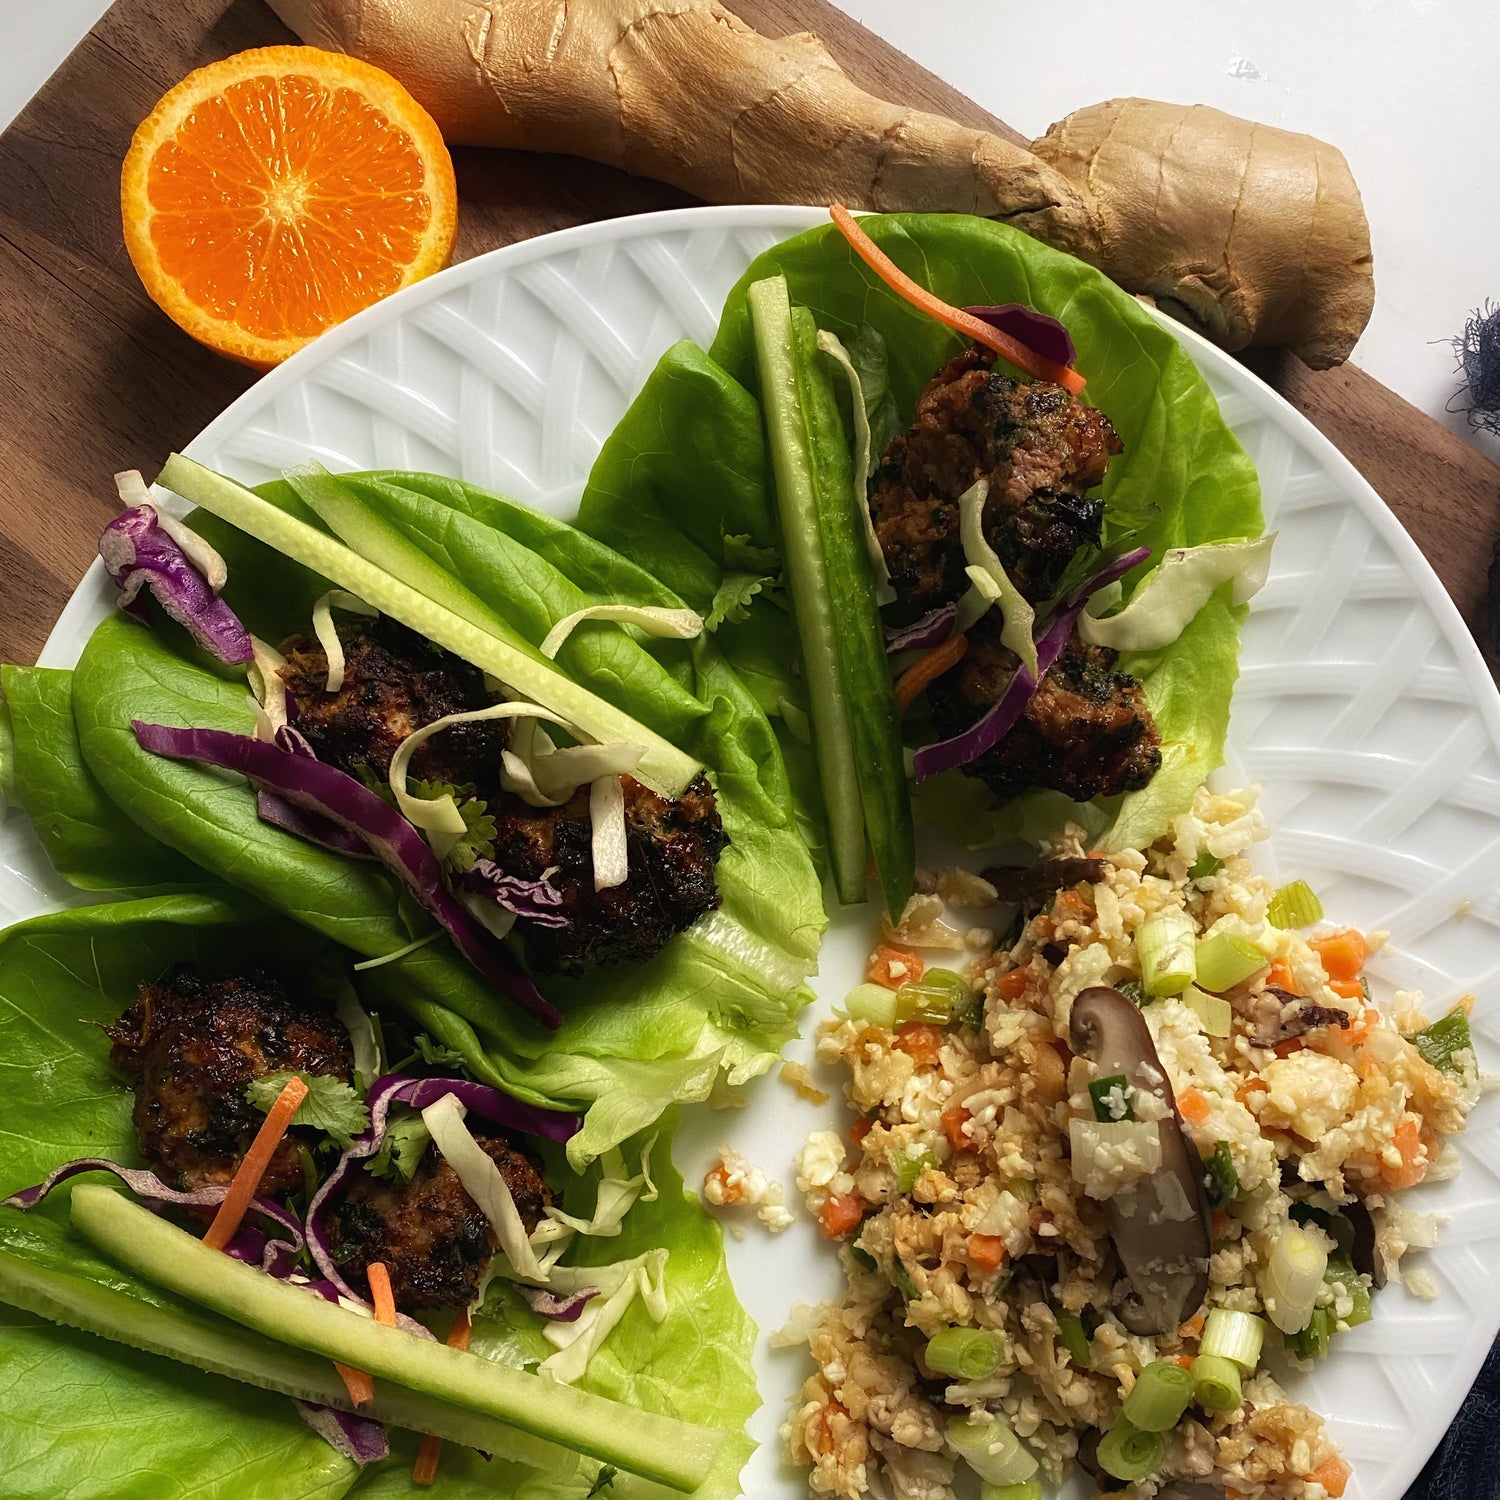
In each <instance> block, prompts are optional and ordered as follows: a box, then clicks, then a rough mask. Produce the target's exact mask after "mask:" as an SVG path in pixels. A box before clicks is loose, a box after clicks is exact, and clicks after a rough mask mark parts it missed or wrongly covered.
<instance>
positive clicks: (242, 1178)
mask: <svg viewBox="0 0 1500 1500" xmlns="http://www.w3.org/2000/svg"><path fill="white" fill-rule="evenodd" d="M305 1098H307V1085H306V1084H305V1083H303V1081H302V1080H301V1079H300V1078H289V1079H287V1082H286V1087H285V1088H284V1089H282V1091H281V1092H280V1093H279V1094H278V1095H277V1096H276V1102H275V1103H274V1104H273V1105H272V1106H271V1107H270V1109H269V1110H267V1111H266V1117H265V1119H264V1120H263V1121H262V1122H261V1127H260V1129H259V1130H257V1131H256V1132H255V1139H254V1140H253V1141H251V1143H250V1149H249V1150H248V1151H247V1152H246V1153H245V1159H244V1161H242V1162H241V1163H240V1165H239V1170H238V1171H237V1172H236V1173H235V1174H234V1180H233V1181H232V1182H231V1183H230V1184H229V1191H228V1192H227V1193H225V1194H224V1201H223V1202H222V1203H221V1204H220V1205H219V1211H218V1213H216V1214H215V1215H214V1221H213V1223H212V1224H210V1225H209V1226H208V1233H207V1234H205V1235H204V1236H203V1243H204V1244H205V1245H207V1246H208V1248H209V1249H210V1250H222V1249H223V1248H224V1247H225V1245H227V1244H228V1243H229V1242H230V1240H232V1239H233V1238H234V1237H235V1235H236V1234H237V1233H238V1232H239V1227H240V1221H241V1220H242V1219H243V1218H244V1217H245V1211H246V1210H247V1209H248V1208H249V1207H250V1200H251V1199H252V1198H254V1197H255V1190H256V1188H258V1187H259V1186H260V1180H261V1178H262V1177H264V1176H265V1175H266V1168H267V1167H269V1166H270V1165H271V1157H272V1156H273V1155H275V1152H276V1148H277V1147H278V1146H279V1145H280V1144H281V1138H282V1136H284V1135H285V1134H286V1130H287V1126H288V1125H290V1124H291V1123H292V1116H293V1115H295V1114H296V1113H297V1110H298V1108H299V1106H300V1105H301V1103H302V1101H303V1100H304V1099H305Z"/></svg>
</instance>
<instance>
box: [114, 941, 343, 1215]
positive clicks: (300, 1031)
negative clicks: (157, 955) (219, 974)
mask: <svg viewBox="0 0 1500 1500" xmlns="http://www.w3.org/2000/svg"><path fill="white" fill-rule="evenodd" d="M105 1034H106V1035H107V1036H108V1037H109V1038H110V1040H111V1041H112V1042H113V1043H114V1047H113V1049H112V1050H111V1052H110V1058H111V1060H112V1061H113V1062H114V1063H115V1065H116V1066H117V1067H118V1068H120V1069H121V1070H122V1071H123V1072H124V1073H125V1074H126V1076H127V1077H129V1078H131V1079H132V1080H133V1081H134V1082H135V1088H136V1094H135V1114H134V1120H135V1129H136V1134H137V1136H138V1137H139V1138H140V1147H141V1155H142V1156H144V1157H145V1158H146V1160H147V1161H148V1162H150V1164H151V1165H152V1167H154V1168H155V1170H156V1172H157V1173H158V1175H159V1176H161V1177H162V1178H163V1179H164V1180H165V1181H166V1182H168V1183H169V1184H170V1185H171V1186H173V1187H176V1188H179V1189H183V1190H190V1189H193V1188H199V1187H206V1186H210V1185H212V1184H215V1183H226V1182H228V1181H229V1180H230V1178H232V1177H233V1176H234V1173H235V1169H236V1168H237V1167H238V1166H239V1164H240V1162H241V1160H242V1159H243V1158H244V1155H245V1152H246V1151H247V1150H248V1149H249V1147H250V1143H251V1141H253V1140H254V1139H255V1133H256V1131H257V1130H259V1129H260V1126H261V1123H262V1122H263V1121H264V1120H265V1118H266V1117H265V1113H264V1112H263V1111H262V1110H259V1109H257V1108H256V1107H255V1106H254V1105H253V1104H251V1103H250V1101H249V1100H248V1099H247V1098H246V1097H245V1086H246V1084H248V1083H249V1082H250V1081H251V1079H254V1078H261V1077H264V1076H265V1075H266V1074H267V1073H279V1072H282V1071H283V1070H289V1071H292V1072H299V1073H316V1074H325V1075H330V1076H332V1077H335V1078H339V1079H342V1080H343V1081H344V1082H346V1083H347V1082H349V1081H350V1079H351V1077H352V1075H353V1071H354V1057H353V1052H352V1049H351V1047H350V1043H349V1033H348V1032H347V1031H346V1030H345V1029H344V1026H343V1023H342V1022H341V1021H339V1020H338V1019H337V1018H336V1017H335V1016H333V1015H332V1014H330V1013H328V1012H326V1011H324V1010H321V1009H319V1008H317V1007H315V1006H314V1005H312V1004H311V1003H310V1002H308V1001H307V1000H304V999H299V1000H297V1001H293V1000H292V999H291V998H290V997H289V996H288V995H287V993H286V991H285V990H284V989H282V987H281V986H280V985H279V984H277V983H276V982H275V981H274V980H272V979H269V978H267V977H266V976H265V975H263V974H251V975H247V976H243V977H239V976H236V977H232V978H227V979H209V978H207V977H206V976H205V975H203V974H202V973H200V972H199V971H198V970H197V969H195V968H193V967H191V966H186V965H184V966H182V967H179V968H175V969H172V970H170V971H169V972H168V973H167V974H166V975H164V976H163V977H162V978H161V979H160V980H158V981H157V982H156V983H155V984H142V985H141V986H140V998H139V999H137V1001H136V1002H135V1004H134V1005H132V1006H131V1007H130V1009H129V1010H127V1011H126V1012H125V1014H124V1015H123V1016H121V1017H120V1019H119V1020H118V1021H116V1022H115V1024H114V1025H113V1026H110V1027H107V1028H106V1029H105ZM299 1135H302V1132H300V1131H298V1130H292V1131H289V1132H288V1133H287V1135H286V1136H285V1137H284V1138H283V1140H282V1141H281V1143H280V1145H278V1146H277V1148H276V1151H275V1154H274V1155H273V1156H272V1157H271V1164H270V1166H269V1167H267V1168H266V1173H265V1176H264V1177H263V1178H262V1179H261V1188H260V1191H261V1192H262V1193H265V1194H267V1195H269V1196H272V1197H274V1196H276V1195H277V1194H280V1193H285V1192H290V1191H291V1190H292V1189H293V1188H298V1187H301V1186H302V1181H303V1174H302V1159H301V1157H300V1155H299V1154H298V1150H297V1147H298V1137H299ZM315 1138H316V1136H315V1135H314V1136H313V1137H305V1138H304V1139H315Z"/></svg>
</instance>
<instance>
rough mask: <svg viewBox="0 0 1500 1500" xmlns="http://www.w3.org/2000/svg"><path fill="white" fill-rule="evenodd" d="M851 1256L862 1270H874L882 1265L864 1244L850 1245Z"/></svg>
mask: <svg viewBox="0 0 1500 1500" xmlns="http://www.w3.org/2000/svg"><path fill="white" fill-rule="evenodd" d="M849 1258H850V1260H852V1261H853V1262H854V1264H855V1265H857V1266H858V1267H859V1268H860V1269H861V1270H862V1271H873V1270H875V1269H876V1268H877V1267H878V1266H879V1265H880V1262H879V1261H878V1260H876V1259H875V1257H874V1256H873V1255H871V1254H870V1252H869V1251H868V1250H866V1249H865V1247H864V1246H863V1245H850V1246H849Z"/></svg>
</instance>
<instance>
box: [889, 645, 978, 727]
mask: <svg viewBox="0 0 1500 1500" xmlns="http://www.w3.org/2000/svg"><path fill="white" fill-rule="evenodd" d="M968 649H969V638H968V636H966V635H950V636H949V637H948V639H947V640H946V641H943V642H942V643H941V644H940V645H937V646H934V647H933V648H932V650H930V651H927V652H924V653H923V655H921V656H919V657H918V658H917V659H916V660H915V661H914V662H913V663H912V664H911V665H910V666H909V667H908V668H907V669H906V670H905V671H904V672H903V673H902V674H901V675H900V676H899V677H898V678H897V679H896V712H897V713H898V714H904V713H905V712H906V710H907V709H909V708H910V707H911V706H912V704H913V703H915V702H916V701H917V698H918V697H919V696H920V695H921V693H922V690H923V689H924V688H925V687H926V686H927V684H928V683H929V682H931V681H932V680H933V679H934V678H937V677H941V676H942V675H943V673H944V672H946V671H948V669H949V668H950V667H956V666H957V665H958V664H959V662H961V661H962V660H963V659H964V652H965V651H967V650H968Z"/></svg>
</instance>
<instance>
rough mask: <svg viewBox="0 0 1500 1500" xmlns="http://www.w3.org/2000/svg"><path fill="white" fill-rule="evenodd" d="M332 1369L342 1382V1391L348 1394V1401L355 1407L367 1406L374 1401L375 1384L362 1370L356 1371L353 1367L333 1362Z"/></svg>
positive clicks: (336, 1361)
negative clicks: (336, 1372) (337, 1373)
mask: <svg viewBox="0 0 1500 1500" xmlns="http://www.w3.org/2000/svg"><path fill="white" fill-rule="evenodd" d="M333 1368H334V1369H335V1370H337V1371H338V1372H339V1379H340V1380H342V1381H343V1382H344V1389H345V1390H346V1391H348V1392H349V1399H350V1401H352V1402H353V1403H354V1405H355V1406H356V1408H357V1407H361V1406H368V1405H369V1404H370V1403H371V1402H372V1401H373V1400H374V1399H375V1382H374V1381H373V1380H371V1379H370V1377H369V1376H368V1375H367V1374H366V1373H365V1372H364V1371H363V1370H356V1369H355V1368H354V1366H353V1365H341V1364H340V1363H339V1362H338V1360H334V1362H333Z"/></svg>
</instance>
